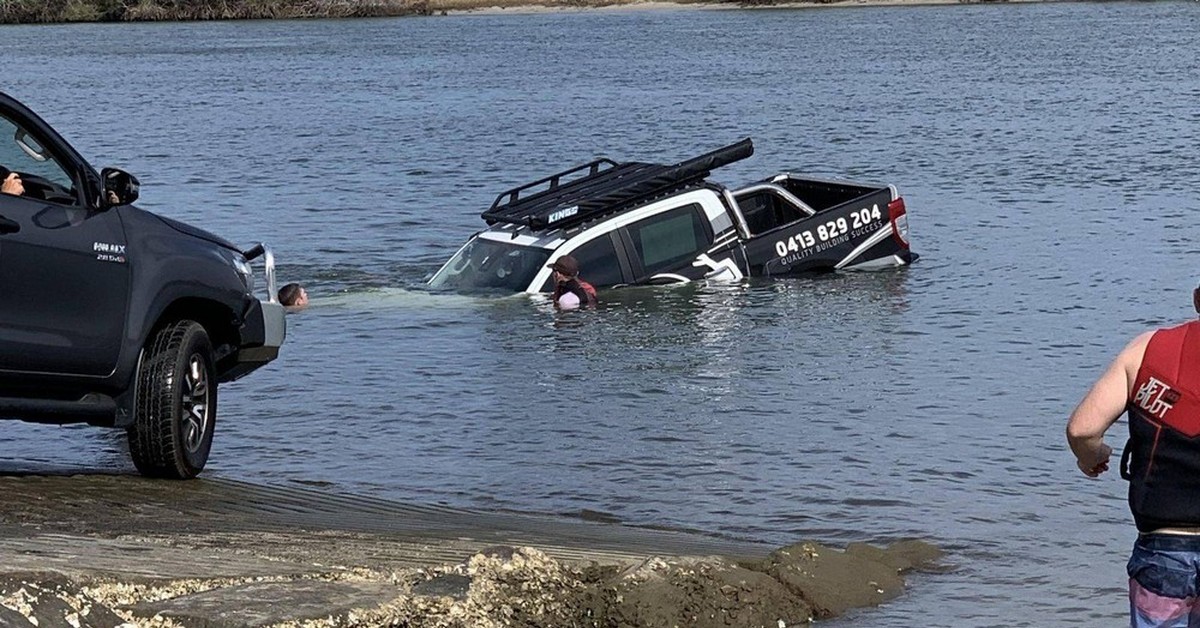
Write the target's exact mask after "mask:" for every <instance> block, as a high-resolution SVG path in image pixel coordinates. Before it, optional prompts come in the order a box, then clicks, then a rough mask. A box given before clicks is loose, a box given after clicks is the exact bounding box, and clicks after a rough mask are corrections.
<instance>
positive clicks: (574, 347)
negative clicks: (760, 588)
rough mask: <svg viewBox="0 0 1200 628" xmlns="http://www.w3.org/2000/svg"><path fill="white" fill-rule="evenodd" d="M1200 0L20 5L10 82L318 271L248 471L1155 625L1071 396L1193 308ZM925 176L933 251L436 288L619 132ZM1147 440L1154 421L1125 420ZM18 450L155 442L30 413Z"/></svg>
mask: <svg viewBox="0 0 1200 628" xmlns="http://www.w3.org/2000/svg"><path fill="white" fill-rule="evenodd" d="M1198 20H1200V4H1197V3H1194V2H1191V3H1184V2H1158V3H1102V4H1096V3H1080V4H1073V3H1072V4H1016V5H986V6H985V5H970V6H959V5H948V6H934V7H875V8H840V9H828V10H750V11H740V10H721V11H709V10H688V9H680V10H654V11H630V10H625V11H610V10H603V11H590V12H569V13H552V14H499V15H465V16H449V17H436V18H420V19H378V20H354V21H297V22H241V23H198V24H197V23H188V24H145V25H68V26H40V27H2V28H0V59H2V60H3V67H4V70H3V79H2V82H0V89H3V90H4V91H7V92H8V93H10V94H11V95H14V96H16V97H18V98H19V99H21V100H23V101H24V102H26V104H28V105H30V106H31V107H33V108H34V109H35V110H37V111H39V112H40V113H41V114H42V115H43V116H44V117H45V118H46V119H47V120H48V121H49V122H50V123H51V124H53V125H54V126H55V127H56V128H58V129H60V131H62V132H63V133H64V134H65V135H66V136H67V137H68V138H69V139H70V140H71V141H72V142H73V143H74V144H75V145H76V147H77V148H79V149H80V150H81V152H83V153H84V154H85V155H88V156H89V157H90V158H91V159H92V162H93V164H94V165H96V166H102V165H115V166H120V167H123V168H126V169H128V170H130V171H132V172H134V173H135V174H137V175H138V176H139V177H140V178H141V180H142V183H143V188H142V193H143V201H142V202H141V204H142V206H144V207H146V208H147V209H151V210H154V211H158V212H161V213H164V214H166V215H169V216H172V217H175V218H179V219H182V220H185V221H188V222H193V223H195V224H197V225H200V226H203V227H205V228H208V229H210V230H212V231H214V232H217V233H220V234H222V235H224V236H226V237H228V238H230V239H232V240H234V241H235V242H238V243H243V244H249V243H251V242H254V241H257V240H260V239H262V240H266V241H268V242H269V243H271V244H272V245H274V247H275V250H276V253H277V255H278V258H279V260H280V275H281V278H282V279H284V280H288V281H291V280H294V281H301V282H303V283H304V284H305V285H306V286H307V287H308V289H309V292H310V294H312V295H313V297H314V305H313V307H311V308H310V309H309V310H308V311H306V312H303V313H302V314H299V315H295V316H292V317H290V319H289V338H288V344H287V346H286V347H285V348H284V351H283V355H282V356H281V358H280V359H279V360H278V361H277V362H275V363H273V364H272V365H270V366H269V367H267V368H265V369H263V370H261V371H259V372H257V373H255V374H254V375H253V376H251V377H249V378H247V379H245V380H241V381H239V382H236V383H234V384H231V385H228V386H226V387H225V388H224V389H223V393H222V395H223V396H222V398H221V414H220V421H219V429H218V431H217V437H216V441H215V444H214V449H213V454H212V458H211V459H210V461H209V467H208V470H207V471H206V472H205V474H206V475H208V476H210V477H223V478H237V479H244V480H250V481H256V482H262V483H268V484H290V483H308V484H319V485H324V486H331V487H333V488H336V489H338V490H345V491H351V492H356V493H362V494H367V495H375V496H379V497H384V498H389V499H397V500H407V501H414V502H418V503H440V504H447V505H451V506H457V507H465V508H473V509H486V510H514V511H523V512H537V513H555V514H563V515H568V516H578V515H579V514H580V513H583V512H585V511H591V513H603V514H604V516H607V517H609V518H612V519H615V520H620V521H623V522H626V523H630V524H636V525H653V526H671V527H680V528H687V529H692V530H697V531H700V532H704V533H708V534H715V535H721V536H726V537H732V538H737V539H748V540H755V541H762V542H764V543H771V544H775V545H781V544H785V543H790V542H793V541H796V540H800V539H816V540H819V541H823V542H826V543H831V544H835V545H841V544H844V543H846V542H849V541H868V542H875V543H885V542H888V541H891V540H894V539H900V538H911V537H916V538H921V539H925V540H928V541H931V542H934V543H936V544H938V545H940V546H942V547H944V548H946V549H947V550H948V552H949V562H950V563H952V564H953V565H954V566H955V569H954V570H953V571H951V572H950V573H945V574H936V575H922V576H917V577H915V578H913V579H912V586H911V588H910V591H909V592H908V593H907V594H906V595H905V596H903V597H901V598H900V599H898V600H895V601H893V602H891V603H889V604H887V605H885V606H883V607H881V608H878V609H871V610H867V611H862V612H860V613H858V614H855V615H852V616H850V617H848V618H844V619H841V620H835V621H830V622H828V623H827V625H829V626H851V625H872V626H895V627H902V626H912V625H918V624H919V625H928V626H1046V625H1055V624H1065V623H1070V624H1074V625H1120V624H1121V623H1122V622H1123V621H1124V617H1125V613H1126V608H1127V606H1126V605H1127V602H1126V600H1125V597H1124V587H1125V576H1124V573H1123V569H1124V561H1125V559H1126V556H1127V554H1128V549H1129V547H1130V545H1131V543H1132V541H1133V538H1134V530H1133V526H1132V523H1131V521H1130V519H1129V516H1128V512H1127V508H1126V506H1125V503H1124V491H1125V484H1124V483H1123V482H1122V481H1121V480H1120V479H1119V478H1117V477H1113V476H1109V477H1105V478H1102V479H1100V480H1098V481H1091V480H1088V479H1086V478H1084V477H1083V476H1082V475H1081V474H1079V473H1078V471H1077V470H1076V469H1075V466H1074V462H1073V458H1072V457H1071V455H1070V454H1069V452H1068V451H1067V449H1066V446H1065V443H1064V438H1063V427H1064V424H1065V420H1066V416H1067V414H1068V413H1069V412H1070V411H1071V409H1072V408H1073V407H1074V404H1075V403H1076V402H1077V401H1078V399H1079V398H1080V397H1081V396H1082V395H1083V393H1084V392H1085V391H1086V389H1087V388H1088V386H1089V385H1090V383H1091V381H1092V380H1093V379H1094V378H1095V377H1096V376H1097V375H1098V374H1099V373H1100V372H1101V371H1102V369H1103V368H1104V366H1105V364H1106V363H1107V362H1108V360H1110V359H1111V357H1112V356H1113V355H1114V354H1115V353H1116V351H1117V350H1119V348H1120V347H1121V346H1122V345H1123V344H1124V343H1125V342H1126V341H1127V340H1128V339H1129V338H1130V337H1132V336H1133V335H1134V334H1136V333H1137V332H1139V331H1141V330H1142V329H1144V328H1146V327H1149V326H1154V325H1161V324H1166V323H1169V322H1173V321H1177V320H1182V319H1186V318H1188V317H1190V316H1192V315H1193V313H1192V311H1191V308H1190V295H1189V292H1190V290H1191V288H1193V287H1194V286H1195V285H1196V283H1197V281H1200V255H1198V254H1197V251H1196V248H1195V247H1194V246H1193V245H1192V244H1191V240H1192V238H1193V237H1194V236H1195V235H1196V227H1195V217H1196V216H1197V213H1196V212H1197V210H1198V209H1200V201H1198V198H1197V190H1198V189H1200V160H1198V159H1196V156H1197V154H1196V146H1197V145H1198V144H1200V78H1198V75H1197V73H1196V72H1195V63H1196V60H1197V59H1200V40H1198V39H1197V38H1196V37H1195V33H1194V31H1195V25H1196V24H1197V23H1198ZM747 136H748V137H752V138H754V140H755V142H756V149H757V151H756V154H755V156H754V157H753V158H751V159H749V160H746V161H743V162H740V163H737V164H734V165H732V166H729V167H727V168H724V169H722V170H720V171H718V172H717V173H716V175H715V176H714V179H716V180H718V181H721V182H723V183H726V184H729V185H740V184H743V183H747V182H749V181H751V180H755V179H758V178H762V177H765V176H768V175H770V174H774V173H776V172H779V171H784V170H789V171H792V172H798V173H807V174H813V175H819V176H831V177H839V178H848V179H854V180H868V181H879V182H885V183H893V184H895V185H897V187H898V188H899V190H900V191H901V193H902V194H903V195H904V197H905V199H906V201H907V203H908V207H909V212H910V213H909V215H910V225H911V228H912V231H911V239H912V242H913V248H914V250H915V251H917V252H918V253H920V254H921V255H922V258H921V260H920V261H919V262H918V263H917V264H916V265H914V266H912V267H911V268H908V269H903V270H898V271H888V272H879V273H869V274H834V275H824V276H818V277H810V278H803V279H794V280H781V281H750V282H746V283H740V284H734V285H691V286H684V287H675V288H635V289H625V290H617V291H611V292H606V293H603V294H602V295H601V296H602V299H603V301H604V304H603V306H602V307H601V308H599V309H598V310H596V311H589V312H574V313H567V314H561V315H559V314H555V313H554V312H553V310H552V309H551V308H550V307H549V306H548V305H547V303H545V302H544V301H543V300H539V299H530V298H527V297H510V298H478V297H460V296H451V295H444V294H430V293H427V292H425V291H423V290H422V289H421V285H422V282H423V280H424V279H425V277H426V276H427V275H428V274H429V273H431V272H432V271H433V270H435V269H436V267H437V266H438V264H439V263H440V262H442V261H443V260H444V259H445V258H447V257H448V256H449V255H450V254H451V253H452V252H453V251H454V249H455V247H457V246H458V245H459V244H460V243H461V242H462V241H463V240H464V239H465V238H466V237H467V236H468V235H469V234H470V233H472V232H474V231H475V230H477V229H479V228H481V227H482V226H483V223H482V221H481V220H480V219H479V217H478V214H479V212H480V211H481V210H482V209H484V208H485V207H486V206H487V205H488V204H490V202H491V200H492V198H493V197H494V195H495V194H497V193H498V192H499V191H501V190H503V189H506V188H508V187H512V186H515V185H519V184H521V183H524V182H526V181H529V180H532V179H535V178H539V177H541V176H544V175H546V174H549V173H551V172H555V171H557V170H560V169H562V168H565V167H567V166H570V165H574V164H576V163H580V162H584V161H588V160H590V159H592V158H595V157H597V156H601V155H606V156H610V157H613V158H615V159H618V160H637V161H659V162H668V163H669V162H674V161H678V160H682V159H685V158H687V157H690V156H693V155H696V154H699V153H701V152H705V151H708V150H711V149H714V148H717V147H719V146H722V145H724V144H727V143H731V142H733V141H736V140H738V139H741V138H742V137H747ZM1116 430H1117V431H1116V436H1115V437H1114V438H1112V439H1110V440H1111V442H1112V443H1113V444H1114V445H1120V444H1121V443H1122V442H1123V434H1122V432H1123V430H1124V422H1123V421H1122V422H1121V423H1120V424H1118V426H1116ZM0 462H2V463H3V466H4V468H5V469H8V470H18V471H19V470H23V469H24V470H34V471H39V470H56V471H63V470H66V471H72V470H82V471H99V472H118V473H128V472H132V467H131V465H130V464H129V463H128V461H127V453H126V452H125V450H124V445H123V439H122V438H121V434H119V433H115V432H110V431H105V430H96V429H93V428H86V427H66V428H59V427H48V426H35V425H26V424H15V423H14V424H6V425H5V426H4V431H3V436H2V437H0Z"/></svg>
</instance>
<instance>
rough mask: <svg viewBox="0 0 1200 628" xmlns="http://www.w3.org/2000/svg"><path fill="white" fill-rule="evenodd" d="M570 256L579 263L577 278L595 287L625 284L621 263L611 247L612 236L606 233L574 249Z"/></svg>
mask: <svg viewBox="0 0 1200 628" xmlns="http://www.w3.org/2000/svg"><path fill="white" fill-rule="evenodd" d="M571 255H573V256H574V257H575V259H576V260H578V261H579V277H580V278H581V279H583V280H584V281H586V282H588V283H590V284H592V285H593V286H596V287H597V288H599V287H601V286H615V285H617V284H619V283H626V280H625V278H624V277H623V276H621V262H619V261H618V260H617V247H615V246H613V241H612V234H610V233H606V234H604V235H602V236H600V237H598V238H596V239H594V240H592V241H591V242H588V243H587V244H584V245H583V246H581V247H579V248H577V249H575V250H574V251H573V252H572V253H571Z"/></svg>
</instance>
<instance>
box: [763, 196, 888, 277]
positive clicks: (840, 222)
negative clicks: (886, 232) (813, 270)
mask: <svg viewBox="0 0 1200 628" xmlns="http://www.w3.org/2000/svg"><path fill="white" fill-rule="evenodd" d="M882 219H883V214H882V213H881V212H880V211H879V205H872V206H871V207H864V208H862V209H858V210H855V211H852V212H850V214H849V220H847V217H845V216H843V217H841V218H838V219H836V220H830V221H828V222H825V223H822V224H820V225H817V228H816V229H807V230H805V231H801V232H800V233H797V234H795V235H792V236H789V237H787V238H785V239H783V240H776V241H775V254H776V255H778V256H779V257H781V258H783V263H784V264H791V263H793V262H795V261H796V260H798V259H802V258H805V257H808V256H809V255H813V254H815V253H820V252H821V251H824V250H826V249H829V248H832V247H835V246H837V245H839V244H842V243H844V242H847V241H849V240H850V238H852V237H855V238H856V237H858V236H860V235H862V234H864V233H867V232H868V231H870V230H871V228H872V227H874V226H875V224H874V223H876V222H880V221H881V220H882Z"/></svg>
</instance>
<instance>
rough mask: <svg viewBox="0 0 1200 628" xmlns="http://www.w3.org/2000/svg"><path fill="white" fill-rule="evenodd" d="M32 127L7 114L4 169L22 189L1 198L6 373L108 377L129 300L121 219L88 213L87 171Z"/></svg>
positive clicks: (113, 213) (3, 118)
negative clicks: (83, 172) (82, 173)
mask: <svg viewBox="0 0 1200 628" xmlns="http://www.w3.org/2000/svg"><path fill="white" fill-rule="evenodd" d="M25 128H27V127H25V125H23V124H22V123H21V121H20V120H19V119H14V118H13V117H11V116H9V115H8V114H6V113H5V112H4V111H0V166H3V167H4V168H5V169H7V170H10V171H14V172H17V173H18V175H19V176H20V177H21V178H22V180H23V181H24V188H25V193H24V194H22V195H20V196H17V195H12V194H0V371H9V372H12V371H20V372H48V373H64V374H76V375H96V376H104V375H108V374H109V373H111V372H112V371H113V369H114V368H115V367H116V364H117V357H118V354H119V352H120V348H121V339H122V336H123V335H124V330H125V317H126V312H127V309H128V303H129V285H130V270H129V263H128V260H127V258H126V253H125V233H124V229H123V228H122V225H121V219H120V215H119V213H118V211H117V210H116V209H111V210H107V211H99V210H94V209H89V208H88V207H86V206H85V205H84V201H83V198H82V197H83V195H82V194H79V193H78V190H80V189H82V186H83V182H82V181H80V180H78V176H79V175H78V173H79V172H80V168H82V167H86V166H85V165H82V164H74V163H70V162H67V163H68V165H67V166H66V167H64V165H63V159H62V158H60V157H59V156H57V155H56V154H54V151H53V150H52V149H51V148H49V146H50V145H51V144H50V143H49V142H47V141H46V138H38V137H35V136H33V135H32V134H30V133H27V132H26V131H25V130H24V129H25ZM59 141H61V140H59Z"/></svg>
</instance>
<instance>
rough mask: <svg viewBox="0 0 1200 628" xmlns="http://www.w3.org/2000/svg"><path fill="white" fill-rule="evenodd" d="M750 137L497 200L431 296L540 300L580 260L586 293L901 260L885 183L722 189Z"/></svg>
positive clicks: (596, 169)
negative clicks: (714, 174) (722, 177)
mask: <svg viewBox="0 0 1200 628" xmlns="http://www.w3.org/2000/svg"><path fill="white" fill-rule="evenodd" d="M753 153H754V146H753V144H752V143H751V141H750V140H749V139H745V140H742V141H741V142H738V143H736V144H732V145H729V146H726V147H724V148H721V149H718V150H715V151H713V152H711V153H708V154H705V155H701V156H699V157H695V158H693V159H689V160H686V161H683V162H680V163H677V164H674V165H662V164H649V163H636V162H630V163H617V162H615V161H612V160H610V159H603V158H602V159H597V160H595V161H591V162H589V163H586V164H582V165H580V166H576V167H574V168H571V169H569V170H565V171H563V172H560V173H558V174H554V175H551V176H548V177H545V178H543V179H539V180H537V181H534V182H532V183H528V184H526V185H523V186H520V187H517V188H513V189H511V190H508V191H506V192H503V193H501V194H500V195H499V196H497V197H496V200H495V202H493V203H492V206H491V207H490V208H489V209H488V210H487V211H485V212H483V214H482V217H483V219H484V221H485V222H486V223H487V224H488V228H487V229H485V230H484V231H481V232H479V233H477V234H475V235H474V236H472V237H471V238H470V239H469V240H468V241H467V243H466V244H464V245H463V246H462V248H460V249H459V250H458V252H457V253H455V254H454V255H453V256H452V257H451V258H450V260H449V261H447V262H446V263H445V264H444V265H443V266H442V267H441V269H439V270H438V271H437V272H436V273H434V274H433V276H432V277H431V278H430V280H429V283H430V285H431V286H432V287H435V288H446V289H454V290H476V289H493V290H507V291H511V292H527V293H538V292H550V291H551V290H552V289H553V285H552V283H551V282H552V281H553V280H552V277H551V270H550V269H549V268H547V263H552V262H553V261H554V260H556V259H558V258H559V257H561V256H563V255H568V254H569V255H571V256H573V257H575V258H576V260H577V261H578V262H579V267H580V269H581V272H580V275H581V276H582V277H583V278H584V279H585V280H587V281H588V282H589V283H591V284H592V285H594V286H596V287H604V286H618V285H633V284H661V283H678V282H688V281H695V280H700V279H710V280H711V279H722V280H737V279H742V278H744V277H782V276H787V275H796V274H800V273H807V272H812V271H830V270H838V269H859V270H866V269H880V268H890V267H897V266H904V265H907V264H911V263H912V262H913V261H915V260H916V259H917V255H916V254H915V253H913V252H911V251H910V250H909V244H908V215H907V213H906V209H905V205H904V199H903V198H901V196H900V194H899V193H898V192H897V191H896V188H895V186H892V185H866V184H861V183H849V182H844V181H827V180H821V179H811V178H802V177H799V176H796V175H792V174H788V173H783V174H778V175H775V176H773V177H770V178H768V179H764V180H762V181H759V182H757V183H753V184H751V185H748V186H745V187H742V188H739V189H736V190H730V189H728V188H726V187H724V186H722V185H719V184H717V183H713V182H711V181H708V176H709V174H710V173H711V171H712V170H714V169H716V168H719V167H721V166H724V165H727V164H730V163H733V162H736V161H739V160H741V159H745V158H747V157H749V156H750V155H752V154H753Z"/></svg>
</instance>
